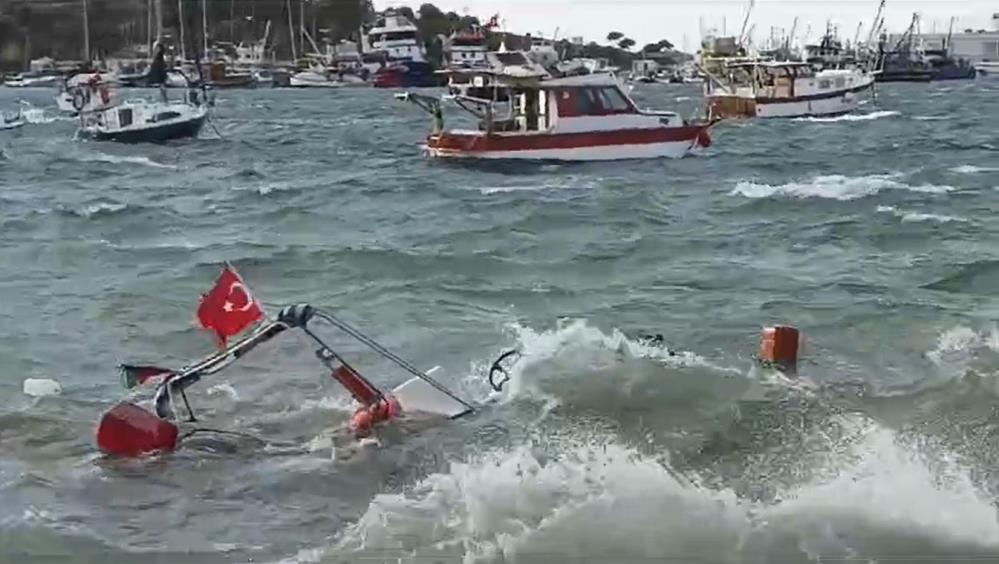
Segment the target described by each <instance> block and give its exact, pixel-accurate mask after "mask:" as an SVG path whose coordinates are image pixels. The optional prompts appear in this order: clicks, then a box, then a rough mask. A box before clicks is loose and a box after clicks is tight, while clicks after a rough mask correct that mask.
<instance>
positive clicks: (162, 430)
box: [97, 402, 178, 457]
mask: <svg viewBox="0 0 999 564" xmlns="http://www.w3.org/2000/svg"><path fill="white" fill-rule="evenodd" d="M177 433H178V429H177V426H176V425H174V424H173V423H171V422H169V421H166V420H164V419H160V418H159V417H157V416H156V415H155V414H153V413H150V412H148V411H146V410H145V409H142V408H141V407H139V406H137V405H135V404H131V403H127V402H122V403H119V404H118V405H116V406H114V407H113V408H111V410H110V411H108V412H107V413H105V414H104V416H103V417H101V422H100V424H99V425H98V426H97V448H99V449H101V451H102V452H104V453H106V454H111V455H115V456H129V457H135V456H142V455H143V454H150V453H155V452H161V451H170V450H173V449H175V448H177Z"/></svg>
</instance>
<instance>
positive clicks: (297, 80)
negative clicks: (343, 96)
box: [289, 69, 369, 88]
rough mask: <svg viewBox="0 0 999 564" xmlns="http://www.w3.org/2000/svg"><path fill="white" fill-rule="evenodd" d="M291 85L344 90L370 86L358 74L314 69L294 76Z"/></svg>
mask: <svg viewBox="0 0 999 564" xmlns="http://www.w3.org/2000/svg"><path fill="white" fill-rule="evenodd" d="M289 85H290V86H292V87H294V88H343V87H350V86H369V83H368V82H366V81H365V80H364V79H363V78H361V77H360V76H357V75H356V74H351V73H338V72H331V71H329V70H326V69H312V70H307V71H302V72H299V73H295V74H293V75H292V76H291V79H290V81H289Z"/></svg>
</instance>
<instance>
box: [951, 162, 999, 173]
mask: <svg viewBox="0 0 999 564" xmlns="http://www.w3.org/2000/svg"><path fill="white" fill-rule="evenodd" d="M950 171H951V172H956V173H958V174H980V173H982V172H999V167H991V166H976V165H967V164H966V165H961V166H956V167H954V168H952V169H950Z"/></svg>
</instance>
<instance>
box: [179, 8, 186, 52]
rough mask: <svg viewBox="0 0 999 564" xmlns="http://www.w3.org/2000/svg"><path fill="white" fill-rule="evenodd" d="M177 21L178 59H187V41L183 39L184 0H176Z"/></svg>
mask: <svg viewBox="0 0 999 564" xmlns="http://www.w3.org/2000/svg"><path fill="white" fill-rule="evenodd" d="M177 21H178V23H179V26H178V27H180V60H182V61H186V60H187V43H186V42H185V41H184V0H177Z"/></svg>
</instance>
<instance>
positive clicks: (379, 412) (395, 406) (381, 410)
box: [350, 396, 402, 433]
mask: <svg viewBox="0 0 999 564" xmlns="http://www.w3.org/2000/svg"><path fill="white" fill-rule="evenodd" d="M401 412H402V408H401V407H400V406H399V400H397V399H395V398H394V397H392V396H388V397H386V398H383V399H380V400H378V401H376V402H375V403H373V404H371V405H368V406H365V407H362V408H360V409H358V410H357V411H355V412H354V415H353V417H351V418H350V428H351V429H353V430H354V432H355V433H366V432H368V431H370V430H371V428H372V427H374V426H375V425H377V424H379V423H382V422H385V421H388V420H389V419H394V418H395V417H398V416H399V413H401Z"/></svg>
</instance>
